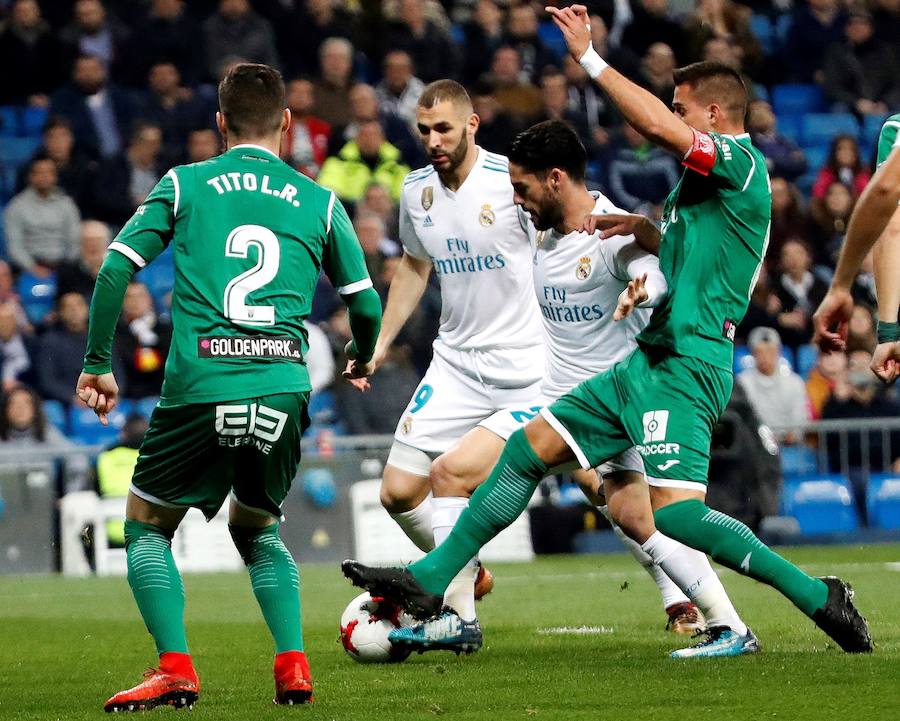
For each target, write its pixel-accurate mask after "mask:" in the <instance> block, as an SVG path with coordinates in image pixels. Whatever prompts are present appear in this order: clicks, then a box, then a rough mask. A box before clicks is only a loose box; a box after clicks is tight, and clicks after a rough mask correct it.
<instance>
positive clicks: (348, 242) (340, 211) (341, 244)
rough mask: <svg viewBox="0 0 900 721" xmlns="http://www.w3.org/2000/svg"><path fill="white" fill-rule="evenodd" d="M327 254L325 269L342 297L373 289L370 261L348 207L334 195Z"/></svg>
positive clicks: (326, 245)
mask: <svg viewBox="0 0 900 721" xmlns="http://www.w3.org/2000/svg"><path fill="white" fill-rule="evenodd" d="M325 233H326V242H325V252H324V253H323V255H322V267H323V269H324V270H325V274H326V275H327V276H328V279H329V280H330V281H331V284H332V285H333V286H334V287H335V288H337V292H338V293H340V294H341V295H351V294H353V293H358V292H359V291H361V290H365V289H366V288H371V287H372V280H371V279H370V278H369V271H368V269H367V268H366V259H365V256H363V252H362V248H361V247H360V245H359V238H357V237H356V232H355V231H354V230H353V223H351V222H350V218H349V216H348V215H347V211H346V210H344V206H343V205H342V204H341V203H340V202H339V201H338V200H337V196H336V195H335V194H334V193H332V194H331V198H330V199H329V201H328V211H327V218H326V222H325Z"/></svg>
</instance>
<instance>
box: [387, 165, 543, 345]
mask: <svg viewBox="0 0 900 721" xmlns="http://www.w3.org/2000/svg"><path fill="white" fill-rule="evenodd" d="M527 228H528V220H527V219H526V218H525V217H524V216H523V215H522V214H521V213H520V212H519V211H518V209H517V208H516V206H515V204H514V203H513V190H512V185H511V184H510V181H509V168H508V161H507V159H506V158H505V157H503V156H502V155H495V154H493V153H488V152H487V151H485V150H484V149H483V148H479V149H478V157H477V159H476V161H475V165H474V166H473V167H472V169H471V170H470V171H469V174H468V176H467V177H466V179H465V180H464V181H463V184H462V185H461V186H460V187H459V188H458V189H457V190H456V191H452V190H449V189H447V188H446V187H445V186H444V184H443V183H442V182H441V179H440V177H439V176H438V174H437V173H436V172H435V170H434V169H433V168H432V167H431V166H428V167H426V168H421V169H419V170H415V171H413V172H412V173H410V174H409V175H408V176H407V178H406V180H405V181H404V185H403V192H402V194H401V195H400V240H401V241H402V243H403V247H404V250H405V251H406V252H407V253H409V254H410V255H412V256H413V257H415V258H418V259H420V260H429V261H431V262H432V263H433V264H434V268H435V271H436V272H437V274H438V276H439V279H440V285H441V302H442V305H441V326H440V331H439V333H438V338H439V339H440V340H441V341H443V342H444V343H446V344H447V345H448V346H449V347H451V348H454V349H456V350H471V349H477V350H490V349H492V348H527V347H533V346H538V345H540V343H541V322H540V317H539V314H538V308H537V303H536V302H535V299H534V293H533V292H532V290H531V251H530V246H529V241H528V230H527Z"/></svg>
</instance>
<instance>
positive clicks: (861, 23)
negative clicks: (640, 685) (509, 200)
mask: <svg viewBox="0 0 900 721" xmlns="http://www.w3.org/2000/svg"><path fill="white" fill-rule="evenodd" d="M544 4H546V3H545V2H543V1H542V2H517V1H515V0H508V1H503V0H456V1H454V0H444V1H443V2H437V1H436V0H384V1H383V2H382V1H381V0H254V1H253V2H250V1H249V0H192V1H191V2H190V3H188V2H182V0H108V1H107V2H101V0H76V1H75V2H64V1H61V0H56V1H54V2H49V1H43V2H38V1H37V0H0V68H2V71H3V72H2V78H0V211H2V212H0V217H2V223H0V258H2V259H0V363H2V369H0V370H2V384H3V391H4V396H3V397H4V401H3V407H2V414H0V444H11V443H14V444H19V445H21V444H31V443H41V444H67V443H72V442H75V443H77V442H85V443H88V442H96V440H97V439H98V438H101V437H103V436H98V435H97V434H98V433H102V432H103V431H102V429H99V428H98V427H97V425H96V424H95V422H94V421H93V419H92V418H91V416H92V414H91V413H89V412H87V411H86V409H84V408H82V407H80V406H79V402H78V401H77V399H75V398H74V397H73V395H74V384H75V380H76V378H77V376H78V373H79V371H80V368H81V362H82V354H83V351H84V345H85V332H86V324H87V316H88V307H89V302H90V296H91V292H92V288H93V283H94V279H95V277H96V275H97V272H98V270H99V267H100V265H101V263H102V261H103V257H104V254H105V251H106V246H107V245H108V243H109V242H110V240H111V238H112V237H113V236H114V234H115V233H116V232H117V231H118V229H119V228H120V227H121V226H122V225H123V224H124V223H125V221H126V220H127V219H128V218H129V217H130V215H131V214H132V212H133V211H134V209H135V208H136V207H137V206H138V205H139V204H140V203H141V202H142V201H143V199H144V198H145V196H146V195H147V193H148V192H149V191H150V190H151V188H152V187H153V186H154V184H155V183H156V181H157V180H158V178H159V177H160V176H161V175H162V174H163V173H165V171H166V170H167V169H168V168H169V167H171V166H172V165H175V164H180V163H190V162H196V161H201V160H205V159H207V158H210V157H212V156H214V155H216V154H218V153H219V152H220V151H221V147H220V145H221V141H220V138H219V136H218V133H217V132H216V131H215V124H214V115H215V110H216V82H217V79H218V78H219V77H220V76H221V74H222V72H223V70H224V69H225V68H227V67H228V66H229V65H230V64H232V63H234V62H236V61H252V62H263V63H268V64H271V65H274V66H275V67H277V68H279V69H280V70H281V71H282V73H283V74H284V77H285V80H286V82H287V89H288V96H287V99H288V105H289V107H290V109H291V111H292V113H293V116H294V125H293V127H292V128H291V130H290V131H289V132H288V134H287V136H286V138H285V141H284V143H283V147H282V152H283V157H284V160H285V161H286V162H288V163H290V164H291V165H293V166H294V167H295V168H296V169H297V170H299V171H300V172H302V173H304V174H306V175H308V176H309V177H311V178H315V179H317V180H318V181H319V182H320V183H322V184H323V185H325V186H327V187H329V188H332V189H333V190H334V191H335V192H336V194H337V195H338V197H339V198H340V199H341V201H342V202H344V204H345V205H346V206H347V208H348V210H349V212H350V214H351V217H352V218H353V219H354V223H355V227H356V231H357V233H358V235H359V239H360V242H361V244H362V247H363V250H364V252H365V256H366V261H367V264H368V267H369V271H370V274H371V276H372V279H373V281H374V283H375V286H376V288H377V289H378V291H379V292H380V293H381V294H382V297H383V298H386V295H387V291H388V288H389V287H390V283H391V278H392V276H393V273H394V271H395V269H396V267H397V264H398V263H399V260H400V256H401V253H402V247H401V245H400V239H399V238H398V220H397V200H398V197H399V193H400V188H401V185H402V181H403V178H404V177H405V175H406V173H408V172H409V170H410V169H411V168H416V167H421V166H422V165H424V164H425V162H426V159H425V156H424V154H423V151H422V149H421V146H420V142H419V138H418V134H417V131H416V128H415V106H416V101H417V98H418V96H419V94H420V93H421V91H422V88H423V87H424V85H425V84H427V83H428V82H430V81H433V80H435V79H438V78H443V77H452V78H456V79H458V80H460V81H461V82H462V83H463V84H464V85H465V86H466V87H467V89H468V90H469V92H470V94H471V96H472V99H473V102H474V106H475V110H476V112H477V113H478V115H479V116H480V118H481V126H480V130H479V133H478V136H477V137H478V143H479V144H480V145H481V146H483V147H485V148H486V149H488V150H490V151H494V152H498V153H504V152H505V150H506V147H507V144H508V143H509V141H510V140H511V139H512V138H513V137H514V136H515V134H516V133H517V132H519V131H520V130H523V129H524V128H526V127H528V126H529V125H530V124H532V123H534V122H536V121H540V120H544V119H548V118H556V119H564V120H566V121H568V122H569V123H571V124H572V125H573V126H574V127H575V128H576V129H577V131H578V133H579V135H580V137H581V138H582V140H583V142H584V144H585V146H586V148H587V150H588V154H589V158H590V163H589V177H588V180H589V185H590V186H591V187H594V188H596V189H599V190H601V191H603V192H604V193H606V194H607V195H608V196H609V197H610V198H611V199H612V200H613V201H614V202H615V203H616V204H617V205H619V206H620V207H622V208H625V209H626V210H629V211H635V212H640V213H644V214H647V215H649V216H650V217H653V218H658V217H659V215H660V212H661V204H662V202H663V200H664V198H665V196H666V195H667V193H668V192H669V191H670V190H671V188H672V187H673V186H674V184H675V183H676V181H677V179H678V177H679V174H680V172H681V169H680V167H679V164H678V162H677V160H676V159H674V158H673V157H671V156H669V155H667V154H666V153H664V152H663V151H661V150H660V149H658V148H656V147H654V146H652V145H650V144H649V143H648V142H647V141H645V140H644V139H643V138H642V137H641V136H640V135H638V134H637V133H636V132H635V131H634V130H632V129H631V128H630V127H629V126H627V125H625V124H624V123H623V122H622V119H621V117H620V116H619V115H618V113H617V112H616V111H615V109H614V108H613V107H612V105H611V104H610V103H609V102H608V101H607V100H606V99H605V98H604V96H603V95H602V93H600V92H599V91H598V90H597V89H596V88H595V87H594V86H593V85H592V84H591V83H590V82H589V80H588V78H587V76H586V74H585V73H584V71H583V70H582V69H581V68H580V66H579V65H578V64H577V63H575V62H573V61H572V59H571V58H569V57H568V55H567V54H566V52H565V44H564V42H563V39H562V37H561V35H560V34H559V33H558V31H557V30H556V29H555V27H554V26H553V25H552V24H551V23H550V22H549V21H548V19H547V17H546V16H545V13H544V11H543V5H544ZM586 4H587V5H588V6H589V9H590V11H591V13H592V20H591V31H592V33H593V42H594V45H595V47H596V48H597V50H598V52H599V53H600V54H601V55H602V56H603V57H605V58H606V59H607V60H608V61H609V62H610V64H611V65H613V66H614V67H616V68H617V69H618V70H620V71H622V72H623V73H625V74H626V75H627V76H629V77H630V78H632V79H633V80H635V81H637V82H639V83H640V84H642V85H643V86H645V87H646V88H648V89H650V90H651V91H652V92H653V93H654V94H656V95H657V96H658V97H659V98H661V99H662V100H663V101H665V102H667V103H668V102H670V101H671V98H672V92H673V85H672V70H673V69H674V68H675V67H678V66H680V65H684V64H687V63H690V62H694V61H698V60H703V59H712V60H718V61H722V62H725V63H727V64H729V65H731V66H733V67H734V68H736V69H737V70H738V71H739V72H741V74H742V75H743V76H744V78H745V80H746V83H747V85H748V88H749V89H750V91H751V95H752V97H753V101H752V103H751V105H750V109H749V114H748V130H749V131H750V133H751V136H752V138H753V141H754V142H755V144H756V145H757V146H758V147H759V148H760V150H761V151H762V152H763V153H764V154H765V156H766V158H767V162H768V166H769V172H770V175H771V179H772V232H771V243H770V246H769V251H768V255H767V258H766V262H765V267H764V272H762V273H761V275H760V278H759V282H758V284H757V286H756V288H755V289H754V291H753V296H752V298H751V304H750V310H749V312H748V313H747V317H746V319H745V320H744V322H743V323H742V324H741V326H740V328H739V332H738V339H737V349H736V356H735V370H736V373H737V374H738V375H737V383H736V386H740V388H741V390H742V392H743V393H744V394H745V395H746V398H747V400H748V401H749V403H750V405H751V406H752V408H753V409H754V410H755V412H756V413H757V414H758V416H759V417H760V418H761V419H762V420H763V421H764V422H765V423H768V424H770V425H774V426H791V425H792V424H801V423H803V422H806V421H807V420H810V419H819V418H824V419H828V418H834V419H845V418H866V417H881V416H897V415H900V414H898V411H900V407H898V405H897V403H896V401H895V399H894V398H893V397H892V396H891V395H889V394H888V393H887V392H886V391H885V390H884V389H882V388H881V387H880V386H878V385H877V383H876V381H875V379H874V376H872V374H871V373H869V372H868V371H867V367H868V360H869V357H870V355H871V352H872V350H873V348H874V345H875V330H874V322H873V307H874V304H875V291H874V283H873V276H872V268H871V259H869V261H868V262H867V264H866V266H865V268H864V270H863V272H862V273H861V274H860V276H859V278H858V279H857V282H856V285H855V288H854V294H855V297H856V300H857V302H858V306H857V308H856V312H855V314H854V317H853V321H852V323H851V327H850V331H851V334H850V342H849V344H848V349H847V353H846V354H834V355H831V356H820V355H819V354H818V353H817V352H816V351H815V349H814V348H813V347H812V346H811V345H810V344H809V342H810V338H811V322H810V320H811V315H812V312H813V310H814V309H815V308H816V306H817V305H818V303H819V301H820V300H821V298H822V296H823V294H824V293H825V291H826V288H827V285H828V282H829V279H830V276H831V272H832V269H833V267H834V264H835V260H836V257H837V254H838V252H839V251H840V248H841V244H842V242H843V237H844V233H845V231H846V227H847V221H848V218H849V217H850V214H851V212H852V211H853V207H854V204H855V202H856V199H857V198H858V196H859V194H860V192H861V191H862V189H863V188H864V187H865V185H866V183H867V182H868V180H869V178H870V175H871V173H872V172H873V167H874V157H873V155H874V146H875V142H876V139H877V136H878V131H879V128H880V127H881V124H882V123H883V121H884V119H885V117H886V116H887V115H888V114H890V113H893V112H897V111H898V110H900V0H870V1H869V2H850V3H845V2H842V1H841V0H794V1H793V2H792V0H747V2H746V3H739V2H736V1H734V0H696V1H695V0H599V1H597V2H590V1H589V2H586ZM168 255H169V254H168V253H166V254H164V255H163V256H161V257H160V259H158V261H157V262H156V263H154V264H152V265H151V266H149V267H148V268H147V269H145V270H144V271H142V272H141V273H139V274H138V275H137V276H136V279H135V281H134V282H133V283H132V284H131V285H130V286H129V288H128V292H127V295H126V298H125V306H124V311H123V314H122V318H121V320H120V322H119V326H118V329H117V331H116V345H115V348H116V350H115V364H116V368H115V370H116V375H117V378H118V379H119V382H120V385H121V386H122V389H123V396H124V399H125V403H124V405H123V410H125V411H133V412H146V411H147V409H149V408H152V405H153V403H154V402H155V399H156V397H157V396H158V394H159V389H160V384H161V380H162V374H163V366H164V362H165V357H166V354H167V351H168V346H169V342H170V338H171V327H170V324H169V320H168V308H169V299H170V293H171V289H172V264H171V258H169V257H168ZM439 315H440V294H439V291H438V288H437V284H436V282H434V283H433V284H432V285H431V287H430V288H429V291H428V292H427V293H426V295H425V297H424V300H423V302H422V304H421V306H420V307H419V308H418V309H417V311H416V313H415V315H414V317H413V318H412V320H411V322H410V323H409V324H408V326H407V328H406V329H405V331H404V333H403V335H402V336H401V337H400V338H399V339H398V341H397V343H396V345H395V346H394V348H393V350H392V353H391V356H390V358H389V361H388V362H387V363H386V365H385V366H384V367H382V368H381V370H380V371H379V372H378V374H377V375H376V376H375V378H374V379H373V383H372V386H373V388H372V391H371V392H370V393H367V394H359V393H356V392H355V391H354V390H353V389H352V388H350V386H349V385H347V384H345V383H343V382H341V381H340V380H339V375H340V373H339V371H340V370H341V368H340V367H339V364H340V363H341V360H340V351H341V350H342V349H343V346H344V344H345V342H346V340H347V339H348V338H349V333H350V330H349V325H348V322H347V315H346V312H345V311H344V310H343V307H342V304H341V303H340V299H339V298H338V297H337V295H336V294H335V292H334V290H333V289H332V288H331V287H330V285H329V284H328V282H327V280H325V279H323V280H322V281H321V282H320V285H319V289H318V291H317V293H316V298H315V303H314V309H313V314H312V316H311V318H310V319H309V323H308V328H309V331H310V346H311V348H310V358H309V365H310V367H311V370H312V375H313V382H314V385H315V391H316V392H315V394H314V397H313V402H312V408H311V411H312V415H313V419H314V427H313V432H316V431H317V429H318V430H322V429H327V430H328V431H329V432H333V433H346V434H361V433H390V432H393V430H394V426H395V424H396V422H397V418H398V417H399V415H400V414H401V412H402V410H403V408H404V407H405V405H406V403H407V401H408V399H409V397H410V396H411V395H412V392H413V390H414V389H415V387H416V385H417V383H418V381H419V378H420V376H421V373H422V372H423V371H424V369H425V368H426V367H427V364H428V361H429V359H430V354H431V341H432V340H433V338H434V336H435V334H436V331H437V326H438V320H439ZM336 378H337V379H338V380H336ZM781 440H782V441H783V443H785V444H788V445H790V444H797V445H803V444H804V443H807V442H808V441H807V439H805V438H804V435H803V434H802V433H790V432H787V433H785V434H783V437H782V438H781ZM887 443H888V447H887V450H886V452H885V453H884V454H883V455H884V456H885V457H886V458H887V459H888V464H887V465H888V466H894V470H900V464H898V463H897V457H898V456H900V442H897V439H895V438H894V437H893V435H889V436H888V438H887ZM882 465H884V464H882ZM882 470H890V468H883V469H882Z"/></svg>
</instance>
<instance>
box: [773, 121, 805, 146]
mask: <svg viewBox="0 0 900 721" xmlns="http://www.w3.org/2000/svg"><path fill="white" fill-rule="evenodd" d="M802 122H803V116H802V115H779V116H778V132H779V133H781V134H782V135H784V136H785V137H786V138H789V139H791V140H793V141H794V142H795V143H799V142H800V125H801V124H802Z"/></svg>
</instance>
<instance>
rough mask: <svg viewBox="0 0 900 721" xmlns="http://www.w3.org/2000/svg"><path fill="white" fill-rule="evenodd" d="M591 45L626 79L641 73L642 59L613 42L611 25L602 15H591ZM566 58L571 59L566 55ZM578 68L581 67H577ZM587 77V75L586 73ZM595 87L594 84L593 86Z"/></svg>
mask: <svg viewBox="0 0 900 721" xmlns="http://www.w3.org/2000/svg"><path fill="white" fill-rule="evenodd" d="M591 43H592V44H593V46H594V50H596V51H597V52H598V53H599V54H600V55H601V56H602V57H604V58H607V62H609V64H610V65H612V66H613V67H614V68H615V69H616V70H618V71H619V72H620V73H622V74H623V75H625V76H626V77H631V78H635V77H637V75H638V72H639V71H640V63H641V60H640V57H639V56H638V55H635V54H634V52H632V51H631V50H630V49H629V48H627V47H625V46H624V45H621V44H616V43H613V42H612V39H611V33H610V31H609V25H608V24H607V22H606V21H605V20H604V19H603V18H602V17H601V16H600V15H596V14H595V15H591ZM566 57H567V58H568V57H570V56H569V54H568V53H567V54H566ZM576 67H579V68H580V67H581V66H580V65H576ZM584 74H585V75H586V73H584ZM592 85H593V84H592Z"/></svg>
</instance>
